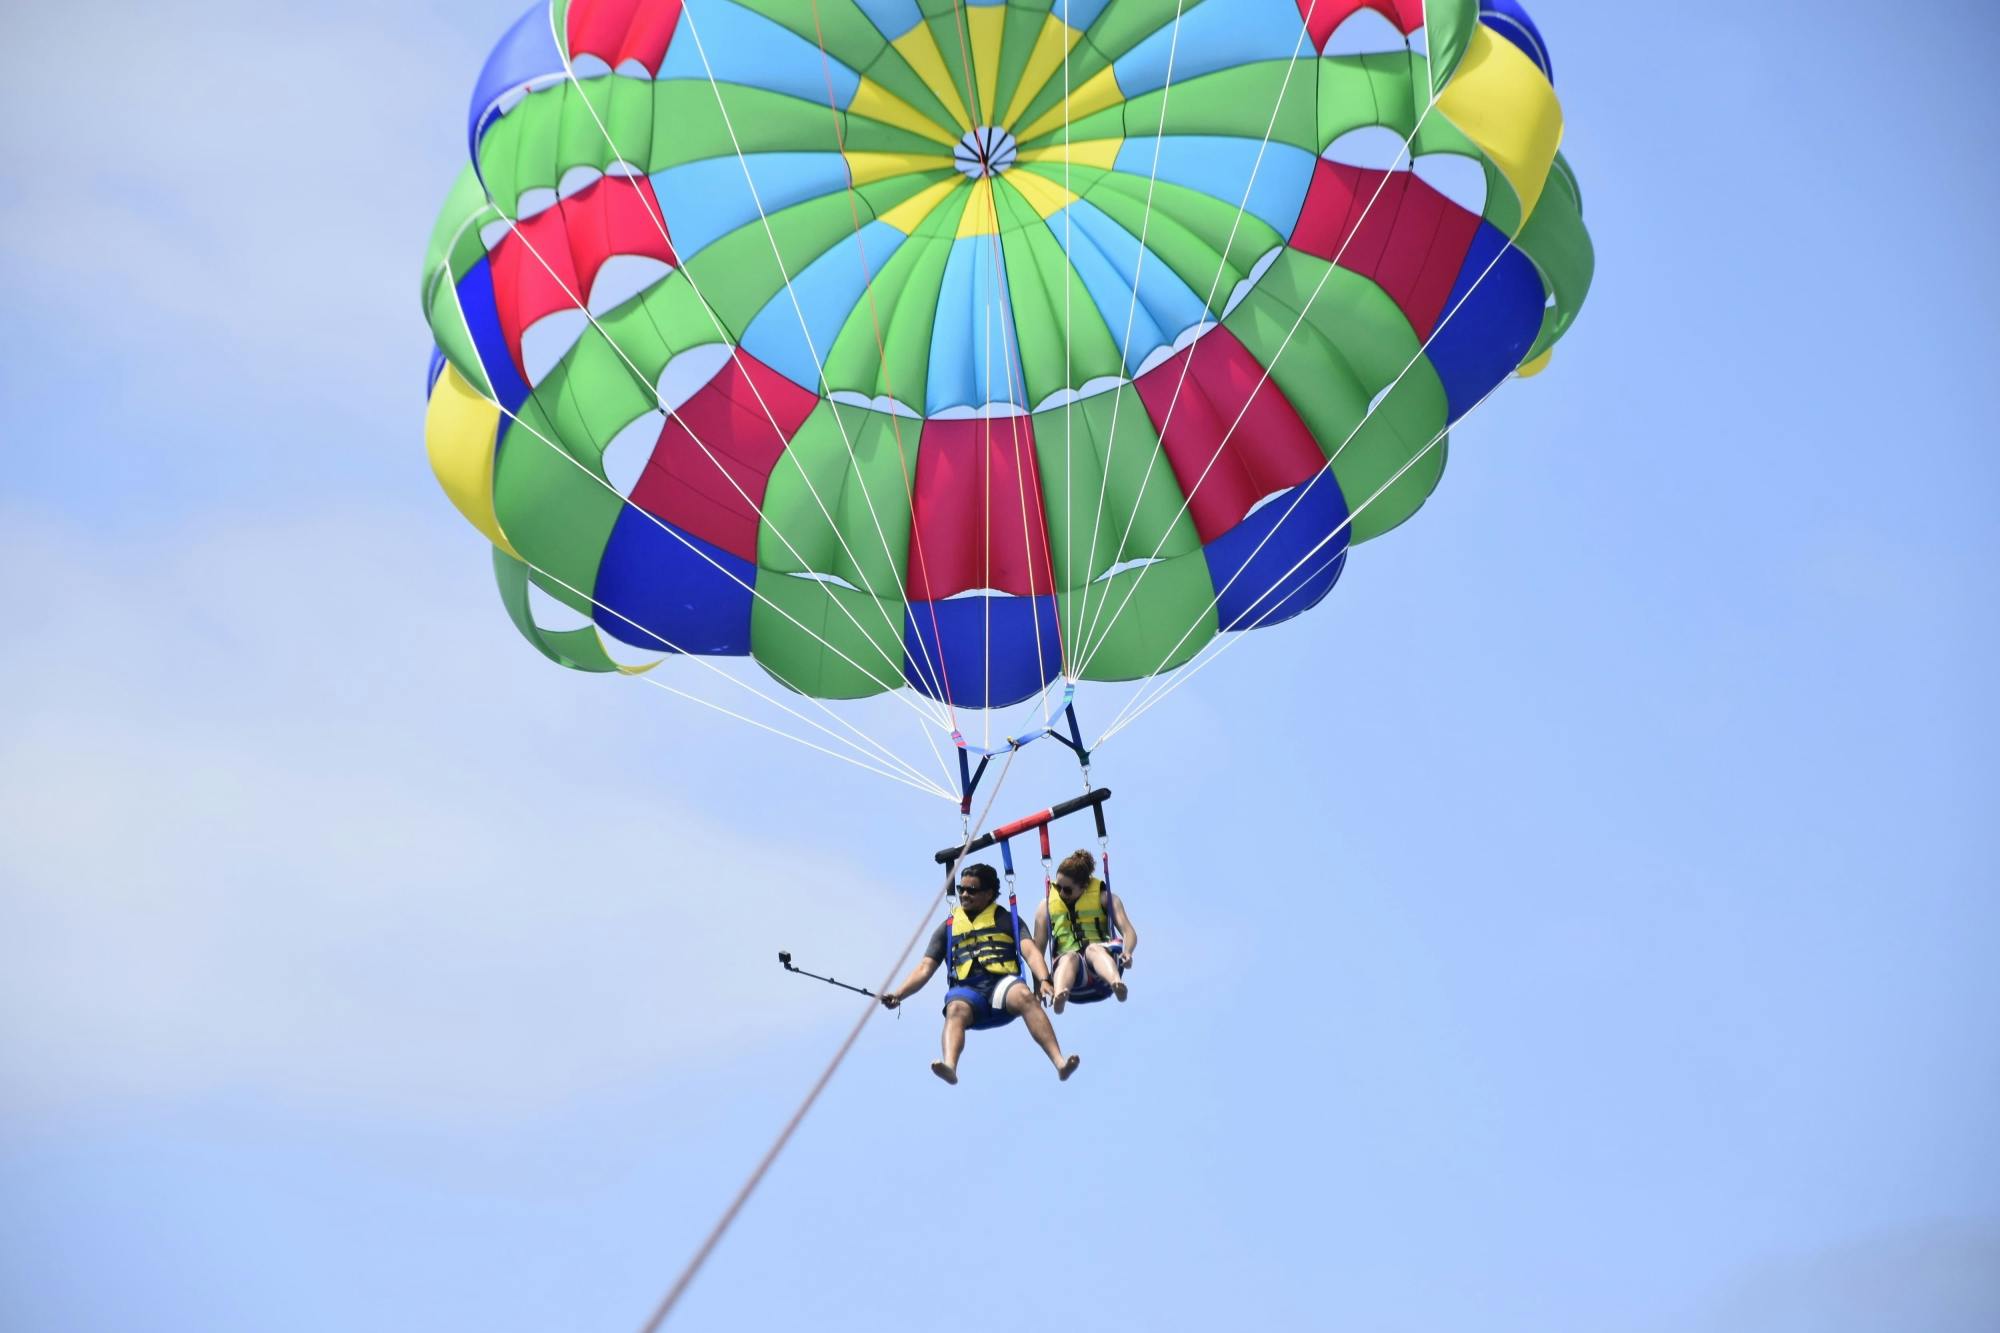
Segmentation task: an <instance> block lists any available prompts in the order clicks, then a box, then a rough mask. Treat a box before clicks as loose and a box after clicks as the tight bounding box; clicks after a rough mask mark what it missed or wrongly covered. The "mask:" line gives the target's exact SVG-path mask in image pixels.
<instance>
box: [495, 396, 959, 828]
mask: <svg viewBox="0 0 2000 1333" xmlns="http://www.w3.org/2000/svg"><path fill="white" fill-rule="evenodd" d="M502 410H503V411H504V410H505V409H504V408H503V409H502ZM523 429H528V427H525V426H524V427H523ZM515 558H516V559H521V558H520V557H519V556H516V557H515ZM521 563H522V564H524V565H526V566H527V567H528V568H529V569H531V570H533V571H534V572H535V573H536V574H538V575H540V576H541V577H542V578H545V579H547V580H548V581H549V582H551V583H553V584H555V585H556V586H557V587H559V588H561V589H562V590H563V591H565V592H567V593H569V594H571V595H572V596H574V597H578V598H581V599H582V600H584V601H586V602H589V603H590V604H591V605H592V606H593V607H595V608H597V609H598V610H599V611H602V612H603V613H604V614H606V615H609V616H615V617H617V618H618V619H619V620H622V621H624V622H625V623H626V624H628V625H630V626H632V628H634V629H636V630H638V631H639V632H640V633H641V634H645V635H647V636H649V637H651V638H654V639H658V640H659V641H660V642H661V643H664V644H666V645H667V648H668V649H669V650H670V651H672V652H674V653H677V654H680V655H682V656H684V657H686V658H688V659H689V660H691V661H693V662H694V663H695V664H696V665H698V666H700V667H702V668H703V669H705V670H708V671H711V672H714V673H715V674H716V675H718V676H720V677H722V679H723V680H725V681H727V682H729V683H730V684H731V685H734V686H735V687H736V688H737V689H739V690H743V691H745V692H747V693H749V694H752V695H755V696H756V697H757V698H759V699H762V700H763V701H764V702H765V703H767V704H770V705H771V706H772V707H773V708H776V709H778V710H779V711H780V712H782V713H786V714H788V715H789V716H791V717H794V718H796V719H798V720H799V721H800V722H803V723H805V724H806V725H807V726H809V727H811V728H812V729H813V730H814V731H817V732H820V733H821V734H822V735H825V736H826V737H828V738H829V739H831V740H833V741H834V742H836V743H838V744H840V745H845V746H846V747H847V748H848V749H850V750H853V751H854V753H855V754H857V755H860V756H862V757H861V758H859V759H856V758H854V757H852V756H849V755H845V754H841V753H839V752H838V751H835V750H829V749H827V748H826V747H825V746H823V745H820V744H817V743H816V742H814V741H811V740H808V739H806V738H805V737H803V736H795V735H793V734H792V733H791V732H789V731H785V730H783V729H782V728H779V727H774V726H772V725H771V724H770V723H768V722H764V721H761V720H760V719H758V718H754V717H749V716H747V715H745V714H743V713H738V712H736V711H735V710H734V709H731V708H726V707H724V706H723V705H721V704H719V703H717V702H715V701H714V700H712V699H704V698H702V697H701V696H700V695H698V694H691V693H689V692H688V691H686V690H682V689H678V688H676V687H674V686H672V685H669V684H667V683H666V682H664V681H660V680H655V679H654V678H653V676H652V675H651V671H652V668H653V666H657V665H659V663H658V662H655V663H652V664H651V665H649V666H646V667H641V668H639V669H637V670H627V671H623V672H621V674H623V675H626V676H628V677H631V678H633V679H636V680H638V681H639V682H640V683H641V684H645V685H651V686H653V687H654V688H656V689H661V690H665V691H666V692H667V693H668V694H672V695H677V696H679V697H680V698H683V699H686V700H688V701H689V702H690V703H697V704H700V705H701V706H702V707H703V708H708V709H712V710H714V711H715V712H718V713H721V714H722V715H723V716H725V717H730V718H734V719H736V720H737V721H739V722H747V723H749V724H750V725H751V726H753V727H756V728H757V729H758V730H760V731H768V732H770V733H771V734H772V735H773V736H778V737H781V738H782V739H784V740H788V741H791V742H793V743H794V744H797V745H803V746H805V747H806V748H807V749H808V750H816V751H818V752H819V753H820V754H823V755H827V756H828V757H830V758H833V759H838V760H840V761H841V762H842V763H844V764H852V765H854V766H855V767H856V768H864V769H867V770H868V771H869V772H871V773H874V774H877V775H879V776H881V777H885V778H887V779H889V780H890V781H891V782H900V783H902V784H903V785H904V786H906V787H914V788H916V789H917V790H918V791H924V792H929V793H931V794H932V795H935V796H938V797H941V798H943V799H945V800H950V799H951V793H950V792H948V791H946V790H945V789H944V788H942V787H940V786H938V785H937V784H936V783H933V782H931V781H929V780H928V779H926V778H925V777H924V775H923V773H922V771H921V770H919V769H918V768H916V767H915V766H914V765H912V764H911V763H910V762H909V761H907V760H905V759H903V758H902V757H900V756H899V755H897V754H896V753H895V752H894V751H892V750H890V749H888V748H887V747H886V746H884V745H882V744H881V743H880V742H878V741H877V740H876V739H875V738H874V737H872V736H870V735H868V734H867V733H866V732H864V731H860V730H858V729H856V728H855V727H854V726H853V725H852V724H850V723H847V722H846V721H845V720H844V719H842V718H841V717H840V716H839V715H838V714H837V713H834V712H833V711H832V710H831V709H828V708H827V707H826V705H824V704H820V708H821V710H822V711H823V712H825V713H826V714H827V716H829V717H831V718H833V720H834V721H836V722H840V723H841V724H842V725H843V726H846V727H847V728H848V730H850V731H853V732H854V734H855V735H856V736H859V737H860V738H861V739H862V740H863V741H866V742H867V743H868V744H869V745H871V746H873V747H874V748H875V750H876V752H877V753H879V754H880V755H881V756H882V757H883V759H885V760H887V761H888V762H889V763H890V764H893V765H895V767H896V768H900V769H901V770H903V771H902V773H897V772H895V771H893V770H892V769H890V768H885V767H882V766H881V765H880V764H878V763H877V762H876V761H875V759H874V758H873V757H872V756H870V755H869V753H868V751H867V750H864V749H862V748H861V747H860V746H859V745H857V744H855V743H854V742H853V741H851V740H848V739H847V738H846V737H844V736H842V735H840V734H839V733H838V732H835V731H832V730H831V729H829V728H827V727H825V726H822V725H821V724H820V723H818V722H815V721H813V720H812V719H811V718H809V717H807V716H806V715H805V714H803V713H801V712H799V711H798V710H796V709H794V708H791V707H789V706H788V705H786V704H785V703H784V702H783V701H782V700H779V699H774V698H772V697H771V696H770V695H768V694H766V693H764V692H763V691H762V690H760V689H758V688H757V687H756V686H755V685H752V684H751V683H750V682H749V681H747V680H744V679H742V678H741V677H739V676H736V675H733V674H731V673H730V672H728V671H725V670H723V669H722V668H721V667H719V666H716V665H715V664H714V663H712V662H710V661H708V660H707V659H706V657H704V656H702V655H700V654H697V653H690V652H688V651H687V650H686V649H684V648H681V647H679V646H678V645H677V644H675V643H674V642H673V641H672V640H671V639H668V638H666V637H665V636H664V635H662V634H660V633H659V632H658V631H656V630H653V629H649V628H648V627H647V626H645V625H642V624H640V623H639V622H638V621H636V620H634V619H632V618H631V617H630V616H628V615H626V614H624V613H623V612H622V611H619V610H616V609H615V608H613V607H609V606H606V605H604V603H602V602H600V601H598V600H597V599H596V598H594V597H592V596H591V595H590V594H589V593H586V592H584V591H583V590H582V589H580V588H578V587H576V586H574V585H573V584H571V583H569V582H568V581H566V580H565V579H564V578H563V577H562V576H561V575H559V574H555V573H552V572H551V571H549V570H546V569H543V568H542V567H541V566H540V565H537V564H535V563H534V562H533V561H531V560H526V559H521ZM806 697H808V698H810V697H811V696H806ZM814 702H815V703H818V702H819V701H818V700H814ZM905 774H907V776H905Z"/></svg>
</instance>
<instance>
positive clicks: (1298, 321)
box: [1084, 100, 1518, 667]
mask: <svg viewBox="0 0 2000 1333" xmlns="http://www.w3.org/2000/svg"><path fill="white" fill-rule="evenodd" d="M1435 105H1436V102H1435V100H1433V101H1432V102H1430V103H1428V104H1426V106H1425V107H1424V110H1423V112H1422V113H1421V114H1419V115H1418V117H1417V120H1416V124H1415V125H1413V126H1412V127H1411V129H1410V133H1409V134H1408V135H1407V136H1406V137H1405V138H1404V140H1403V147H1402V150H1401V152H1400V153H1398V154H1397V161H1398V162H1400V161H1402V160H1403V158H1405V157H1409V158H1410V159H1411V161H1413V162H1414V161H1415V157H1414V154H1412V152H1411V146H1412V145H1413V144H1415V142H1416V139H1417V135H1418V134H1419V133H1421V132H1422V130H1423V125H1424V121H1425V120H1426V119H1427V118H1428V117H1429V115H1430V112H1431V107H1432V106H1435ZM1391 174H1392V172H1384V173H1382V179H1381V180H1379V181H1377V182H1376V183H1375V191H1374V193H1372V194H1370V195H1369V196H1368V202H1367V203H1366V204H1364V205H1363V206H1362V209H1361V212H1360V214H1359V215H1358V216H1357V217H1356V218H1355V219H1354V222H1353V225H1351V226H1350V227H1349V228H1348V231H1347V235H1346V236H1345V237H1343V238H1342V239H1341V243H1340V248H1339V249H1338V250H1336V251H1334V255H1333V258H1332V260H1331V261H1329V262H1328V264H1327V267H1326V271H1325V272H1324V273H1322V274H1320V278H1319V281H1318V282H1317V283H1316V284H1315V285H1314V286H1313V290H1312V294H1311V295H1310V296H1308V297H1307V298H1306V299H1305V302H1304V304H1302V305H1301V306H1300V307H1299V313H1298V316H1297V318H1295V319H1294V320H1293V321H1292V325H1291V327H1290V328H1288V329H1287V330H1285V336H1284V338H1283V339H1282V340H1280V342H1279V343H1278V350H1277V351H1276V352H1275V353H1274V354H1272V356H1271V357H1270V358H1269V360H1268V361H1267V362H1266V363H1265V364H1264V365H1262V366H1261V367H1259V369H1258V374H1257V382H1256V383H1255V384H1253V385H1252V386H1251V388H1250V392H1249V394H1247V395H1246V396H1245V397H1244V400H1243V406H1242V407H1240V408H1238V409H1237V411H1236V416H1235V418H1234V419H1233V420H1232V421H1231V422H1230V423H1229V428H1228V429H1227V430H1225V431H1224V432H1223V433H1222V438H1221V439H1220V440H1219V441H1217V442H1216V446H1215V449H1214V452H1212V453H1211V454H1210V455H1209V458H1208V462H1207V464H1205V465H1204V466H1203V467H1202V470H1201V474H1200V475H1199V476H1197V477H1196V478H1195V482H1194V485H1193V486H1191V487H1189V488H1188V490H1187V494H1186V495H1185V496H1183V497H1182V499H1181V505H1180V508H1179V510H1177V511H1176V512H1175V514H1174V521H1175V522H1178V521H1179V519H1180V516H1181V515H1182V514H1185V513H1187V512H1188V509H1189V507H1190V506H1191V505H1192V504H1193V503H1194V497H1195V496H1196V495H1197V494H1198V493H1199V492H1200V490H1201V488H1202V486H1203V484H1205V483H1206V482H1207V481H1208V478H1209V474H1210V473H1212V472H1213V471H1214V470H1215V465H1216V463H1217V462H1218V461H1220V460H1221V458H1222V454H1223V451H1224V450H1226V449H1227V448H1228V447H1229V442H1230V440H1232V439H1234V438H1235V436H1236V430H1237V427H1239V426H1241V425H1242V424H1243V419H1244V417H1246V416H1248V415H1249V413H1250V405H1251V404H1252V403H1253V402H1255V401H1256V397H1257V395H1258V394H1259V393H1261V392H1262V391H1263V388H1264V386H1265V385H1266V384H1267V383H1269V382H1270V379H1271V370H1272V367H1274V366H1276V365H1277V364H1278V361H1279V360H1280V359H1281V358H1282V357H1283V356H1284V354H1285V349H1286V348H1288V347H1290V346H1291V342H1292V338H1293V336H1294V335H1296V334H1297V333H1298V331H1299V329H1300V327H1301V326H1302V325H1304V323H1305V321H1306V316H1307V315H1308V314H1309V313H1311V311H1312V308H1313V303H1314V302H1315V301H1317V300H1318V299H1319V295H1320V293H1321V292H1323V291H1325V290H1326V284H1327V282H1328V281H1329V280H1331V278H1332V277H1333V275H1334V273H1335V272H1336V271H1337V270H1338V269H1339V268H1340V260H1341V257H1342V256H1344V255H1345V254H1346V253H1347V247H1348V246H1349V245H1351V244H1352V243H1353V241H1354V238H1355V236H1356V235H1357V234H1359V232H1360V230H1361V227H1362V226H1363V225H1364V224H1365V223H1366V222H1367V220H1368V214H1369V213H1370V212H1372V211H1373V210H1374V207H1375V205H1376V203H1377V202H1379V201H1380V200H1381V198H1382V192H1383V191H1384V190H1385V189H1387V188H1388V185H1389V178H1390V176H1391ZM1517 234H1518V233H1517ZM1500 253H1502V254H1504V253H1505V251H1504V250H1503V251H1501V252H1500ZM1497 260H1498V256H1497V255H1496V256H1495V262H1497ZM1492 268H1493V265H1492V264H1491V263H1489V264H1488V265H1487V266H1486V269H1485V270H1484V271H1482V272H1481V273H1480V275H1479V276H1480V280H1484V278H1485V276H1486V274H1487V273H1489V272H1491V271H1492ZM1473 286H1474V288H1476V287H1477V286H1478V282H1477V281H1475V283H1474V284H1473ZM1471 294H1472V289H1468V290H1467V292H1466V295H1467V296H1470V295H1471ZM1463 303H1464V302H1463V298H1461V301H1460V304H1461V305H1462V304H1463ZM1458 308H1459V307H1458V306H1453V307H1452V310H1451V311H1448V312H1446V315H1445V317H1444V319H1442V320H1440V321H1438V325H1437V328H1436V329H1433V330H1432V331H1431V336H1430V338H1426V339H1425V340H1424V342H1423V344H1422V345H1421V346H1419V347H1418V348H1417V354H1416V356H1414V357H1412V358H1411V359H1410V361H1409V363H1408V364H1407V365H1405V366H1404V367H1403V369H1402V370H1401V371H1400V372H1399V373H1398V374H1397V375H1396V378H1395V379H1394V380H1392V381H1391V382H1390V384H1389V389H1394V388H1395V386H1396V385H1397V384H1400V383H1402V380H1403V377H1404V376H1405V375H1407V374H1409V373H1410V371H1411V369H1412V368H1414V367H1415V366H1416V364H1417V362H1418V361H1419V360H1421V359H1422V357H1423V354H1424V350H1425V349H1426V348H1428V347H1429V346H1430V342H1431V338H1435V337H1436V336H1437V332H1438V330H1439V329H1442V328H1444V326H1445V324H1446V323H1448V322H1449V321H1450V318H1451V314H1452V313H1454V312H1456V311H1457V310H1458ZM1387 392H1388V390H1384V393H1383V396H1382V397H1380V398H1378V399H1376V400H1375V401H1374V402H1371V403H1370V404H1369V405H1368V408H1367V410H1366V411H1364V412H1363V413H1362V414H1361V420H1360V421H1359V422H1357V423H1356V424H1355V426H1354V429H1353V430H1351V431H1349V432H1348V435H1347V438H1346V439H1345V440H1342V441H1341V442H1340V446H1339V448H1336V449H1335V450H1334V451H1333V453H1332V454H1330V455H1329V456H1328V457H1327V460H1326V463H1325V465H1324V469H1331V467H1332V466H1333V460H1334V459H1336V458H1338V457H1340V454H1341V451H1342V450H1344V449H1346V447H1347V446H1348V444H1349V443H1350V442H1351V441H1352V440H1353V439H1354V437H1355V436H1356V435H1358V434H1359V433H1360V432H1361V429H1362V427H1364V426H1366V425H1367V424H1368V422H1369V421H1370V420H1371V419H1372V418H1373V417H1374V415H1375V409H1376V407H1377V406H1378V405H1379V403H1380V402H1382V401H1386V396H1387ZM1304 498H1305V496H1304V492H1303V491H1301V492H1299V493H1298V494H1296V495H1294V496H1293V497H1292V500H1291V503H1290V504H1289V505H1287V506H1286V509H1285V513H1284V515H1283V516H1281V517H1280V519H1279V523H1278V524H1274V525H1272V529H1271V531H1272V532H1276V531H1277V529H1278V527H1279V526H1280V525H1281V524H1282V523H1283V521H1284V518H1287V517H1290V515H1291V513H1292V511H1293V510H1295V509H1297V508H1298V506H1299V504H1300V503H1302V502H1303V500H1304ZM1171 530H1172V524H1169V525H1168V529H1167V531H1168V532H1171ZM1269 538H1270V533H1266V534H1265V540H1266V541H1268V540H1269ZM1166 542H1167V536H1166V533H1163V534H1162V535H1161V537H1160V540H1159V542H1158V543H1157V544H1156V545H1155V546H1154V547H1153V551H1152V555H1153V556H1154V557H1157V556H1158V555H1159V553H1160V551H1161V550H1162V549H1163V548H1164V547H1165V546H1166ZM1263 547H1264V542H1262V541H1260V542H1259V543H1258V544H1257V547H1256V549H1257V550H1262V549H1263ZM1253 554H1254V552H1253ZM1151 567H1152V566H1151V565H1146V566H1142V567H1141V568H1140V570H1139V573H1138V576H1137V577H1135V578H1134V579H1133V580H1132V584H1131V586H1130V587H1129V588H1127V589H1126V590H1125V597H1124V599H1123V600H1122V601H1120V602H1119V604H1118V609H1117V610H1116V611H1115V612H1113V613H1112V617H1111V621H1110V624H1107V625H1106V626H1105V628H1104V632H1103V633H1102V634H1100V635H1098V637H1097V639H1096V641H1095V642H1094V643H1093V644H1092V645H1091V648H1090V651H1089V653H1088V655H1086V657H1085V658H1084V664H1085V665H1086V666H1088V665H1089V663H1090V659H1091V658H1092V657H1094V656H1096V654H1097V651H1098V650H1099V649H1100V648H1102V647H1103V645H1104V644H1105V642H1106V641H1107V640H1108V639H1109V636H1110V633H1111V629H1112V626H1115V625H1116V624H1117V623H1118V619H1119V617H1120V616H1123V615H1124V614H1125V609H1126V608H1127V607H1129V606H1130V605H1131V604H1132V598H1133V596H1134V595H1135V594H1136V593H1137V592H1138V590H1139V585H1140V584H1141V583H1142V582H1144V581H1145V575H1146V570H1147V569H1150V568H1151ZM1247 567H1248V566H1247V564H1246V566H1245V568H1247ZM1241 573H1242V570H1241V569H1239V570H1238V571H1237V574H1238V575H1240V574H1241ZM1230 582H1231V583H1234V582H1235V576H1232V577H1231V579H1230ZM1226 586H1227V585H1225V587H1226ZM1221 599H1222V594H1221V593H1220V592H1218V593H1217V594H1216V596H1215V598H1214V600H1212V601H1211V602H1210V603H1209V607H1210V608H1211V609H1212V608H1213V607H1214V606H1216V605H1217V604H1219V603H1220V601H1221ZM1202 614H1203V615H1206V614H1207V611H1206V610H1204V611H1203V613H1202ZM1200 623H1201V621H1200V619H1199V618H1197V619H1196V621H1195V624H1194V625H1191V626H1189V627H1188V633H1189V634H1192V633H1193V632H1194V630H1195V628H1196V627H1198V626H1199V625H1200ZM1186 641H1187V640H1186V636H1185V635H1183V636H1182V639H1181V642H1182V643H1185V642H1186ZM1175 648H1176V650H1178V648H1179V644H1176V645H1175ZM1171 657H1172V654H1171V653H1170V654H1169V655H1168V658H1167V659H1163V660H1162V662H1161V666H1162V667H1164V666H1165V664H1166V660H1170V659H1171Z"/></svg>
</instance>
